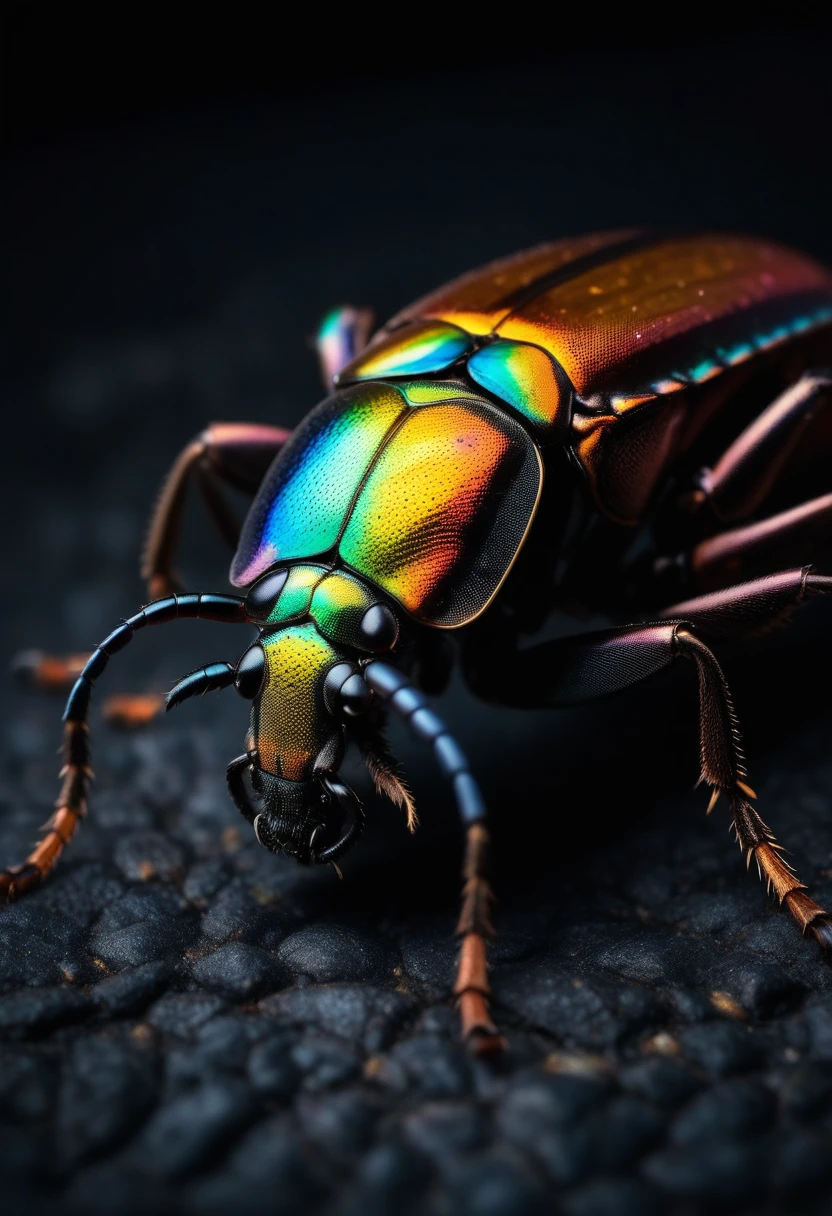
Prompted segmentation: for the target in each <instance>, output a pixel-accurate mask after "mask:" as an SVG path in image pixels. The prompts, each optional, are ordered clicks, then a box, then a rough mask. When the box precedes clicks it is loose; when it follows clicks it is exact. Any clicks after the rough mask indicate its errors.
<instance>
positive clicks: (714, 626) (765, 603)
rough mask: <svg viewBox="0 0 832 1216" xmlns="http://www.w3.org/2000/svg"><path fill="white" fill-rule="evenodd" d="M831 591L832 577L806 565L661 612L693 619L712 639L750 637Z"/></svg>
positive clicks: (698, 628) (680, 617)
mask: <svg viewBox="0 0 832 1216" xmlns="http://www.w3.org/2000/svg"><path fill="white" fill-rule="evenodd" d="M830 594H832V578H830V577H828V576H827V575H823V574H815V573H814V572H813V571H812V568H811V566H803V567H802V568H797V569H795V570H781V571H779V572H778V573H777V574H768V575H766V576H765V577H764V578H757V579H753V580H752V581H751V582H748V583H738V584H737V585H736V586H734V587H726V588H724V589H723V590H722V591H712V592H711V593H710V594H709V595H700V596H697V598H696V599H692V600H685V602H684V603H682V604H672V605H671V606H670V607H669V608H665V609H663V610H662V612H661V614H660V615H661V616H663V617H665V618H667V619H670V620H685V621H690V622H691V624H693V625H695V626H696V632H697V633H698V634H699V635H700V636H701V637H703V638H706V639H708V640H709V641H730V640H732V639H750V638H753V637H755V636H757V635H759V634H761V633H766V632H768V631H769V630H771V629H774V628H777V627H778V626H780V625H785V624H786V623H787V621H788V620H789V619H790V617H791V616H792V614H793V613H794V612H795V611H796V610H797V609H798V608H799V607H800V605H801V604H802V603H804V602H805V600H806V599H808V598H810V597H812V596H815V595H830Z"/></svg>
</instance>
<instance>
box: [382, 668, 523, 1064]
mask: <svg viewBox="0 0 832 1216" xmlns="http://www.w3.org/2000/svg"><path fill="white" fill-rule="evenodd" d="M364 676H365V678H366V680H367V683H368V684H369V686H370V688H371V689H372V690H373V692H375V693H376V694H377V695H378V696H379V697H381V699H382V700H383V701H384V702H385V703H386V704H387V705H388V706H389V708H390V709H391V710H393V712H394V713H395V714H397V716H398V717H400V718H401V719H402V720H403V721H404V722H405V723H406V724H407V725H408V727H409V728H410V730H411V731H412V732H413V734H414V735H415V736H416V737H417V738H418V739H421V740H423V741H424V742H426V743H429V744H430V746H431V748H432V750H433V754H434V756H435V757H436V760H437V762H438V763H439V767H440V768H441V770H442V772H443V773H444V774H445V776H446V777H448V778H449V779H450V781H451V783H452V786H453V791H454V797H455V799H456V804H457V808H458V810H459V815H460V818H461V819H462V822H463V825H464V827H465V860H464V864H463V878H464V886H463V891H462V910H461V913H460V917H459V923H458V924H457V934H458V935H459V937H460V938H461V949H460V955H459V963H458V966H457V975H456V983H455V984H454V993H455V995H456V996H457V998H458V1000H459V1011H460V1019H461V1022H462V1037H463V1039H464V1040H465V1041H466V1042H467V1043H468V1044H469V1046H470V1047H471V1049H472V1050H473V1051H474V1052H476V1054H478V1055H489V1054H493V1053H495V1052H498V1051H500V1050H502V1048H503V1046H504V1040H503V1038H502V1036H501V1035H500V1033H499V1031H498V1030H497V1027H496V1026H495V1025H494V1023H493V1021H492V1019H491V1015H490V1013H489V1011H488V997H489V995H490V992H491V989H490V986H489V983H488V971H487V957H486V956H487V943H488V940H489V938H491V937H493V935H494V930H493V928H492V925H491V915H490V913H491V904H492V902H493V895H492V892H491V887H490V884H489V882H488V849H489V833H488V827H487V824H486V815H487V811H486V807H485V802H484V800H483V797H482V794H481V793H480V789H479V786H478V785H477V783H476V781H475V779H474V777H473V775H472V773H471V771H470V769H469V767H468V761H467V760H466V758H465V755H464V753H463V752H462V750H461V748H460V747H459V744H458V743H457V742H456V740H455V739H454V738H453V737H452V736H451V735H450V734H449V732H448V728H447V726H446V725H445V723H444V722H443V721H442V719H441V718H439V717H438V716H437V715H436V714H435V713H434V712H433V710H431V709H429V708H428V703H427V701H426V699H425V697H424V695H423V694H422V693H421V692H420V691H419V690H418V689H417V688H415V687H414V686H413V685H412V684H410V683H409V681H408V680H407V679H406V677H405V676H403V675H402V673H401V672H400V671H398V670H397V669H396V668H395V667H391V666H390V665H389V664H387V663H383V662H381V661H380V660H377V659H375V660H373V661H372V662H371V663H369V664H368V666H367V667H366V668H365V669H364Z"/></svg>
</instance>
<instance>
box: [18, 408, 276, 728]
mask: <svg viewBox="0 0 832 1216" xmlns="http://www.w3.org/2000/svg"><path fill="white" fill-rule="evenodd" d="M288 437H289V431H286V430H284V429H282V428H281V427H274V426H265V425H261V424H259V423H249V422H224V423H214V424H213V425H212V426H210V427H208V428H207V429H206V430H205V431H203V432H202V434H201V435H199V436H198V437H197V438H196V439H194V440H193V441H192V442H191V443H190V444H188V446H187V447H186V448H185V449H184V451H183V452H181V453H180V455H179V456H178V458H177V459H176V461H175V462H174V464H173V466H172V468H171V470H170V472H169V473H168V475H167V477H166V479H165V482H164V485H163V487H162V491H161V494H160V495H159V499H158V502H157V503H156V506H155V508H154V511H153V514H152V517H151V521H150V525H149V528H148V536H147V542H146V544H145V548H144V552H143V555H142V568H141V569H142V577H143V578H144V579H145V580H146V582H147V588H148V597H149V598H150V599H151V600H153V599H156V598H158V597H160V596H166V595H172V594H174V593H175V592H177V591H180V590H181V588H180V586H179V580H178V579H177V577H176V575H175V574H174V571H173V563H174V556H175V552H176V546H177V542H178V540H179V534H180V528H181V522H182V512H183V509H184V505H185V498H186V494H187V491H188V486H189V484H190V482H191V481H192V480H193V481H194V483H195V484H196V486H197V489H198V490H199V492H200V495H201V497H202V499H203V502H204V503H205V506H206V508H207V510H208V514H209V516H210V517H211V519H213V521H214V524H215V526H216V528H217V531H218V532H219V533H220V535H221V536H222V537H223V539H224V540H225V541H226V543H227V544H228V545H229V546H230V547H231V548H232V549H233V548H234V547H235V546H236V543H237V537H238V533H239V521H237V520H236V519H235V518H234V515H233V513H232V511H231V509H230V507H229V505H228V503H227V502H226V500H225V498H224V496H223V494H222V490H221V488H220V485H221V484H225V485H228V486H232V487H234V488H235V489H238V490H240V491H241V492H242V493H246V494H252V495H253V494H255V493H256V491H257V489H258V488H259V485H260V482H261V481H262V479H263V476H264V474H265V472H266V469H267V468H268V466H269V464H270V463H271V461H272V460H273V459H274V457H275V455H276V454H277V452H279V451H280V449H281V448H282V447H283V445H284V444H285V442H286V440H287V439H288ZM88 657H89V656H88V655H71V656H68V657H61V656H58V655H50V654H46V653H44V652H43V651H26V652H25V653H24V654H21V655H19V656H18V657H17V658H16V659H15V660H14V662H13V670H14V672H15V674H16V675H17V676H18V678H19V679H21V680H22V681H24V682H25V683H26V684H28V685H30V686H31V687H34V688H37V689H48V690H49V691H54V692H64V691H66V690H67V689H68V688H69V687H71V685H72V683H73V681H74V680H75V679H76V678H77V676H78V675H79V673H80V672H81V670H82V669H83V667H84V664H85V663H86V661H87V658H88ZM164 706H165V697H164V695H163V694H161V693H159V694H156V693H138V694H130V693H118V694H115V695H112V696H110V697H108V698H107V700H106V701H105V703H104V707H103V714H104V719H105V721H107V722H109V723H110V724H111V725H113V726H119V727H123V728H125V729H131V728H134V727H138V726H144V725H145V724H146V723H148V722H150V721H151V720H152V719H153V718H155V717H156V716H157V714H159V713H160V712H161V711H162V710H163V709H164Z"/></svg>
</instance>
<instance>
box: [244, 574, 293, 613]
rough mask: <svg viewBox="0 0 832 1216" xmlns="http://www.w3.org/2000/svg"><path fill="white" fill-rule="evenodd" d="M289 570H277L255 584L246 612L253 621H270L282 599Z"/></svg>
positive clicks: (248, 598)
mask: <svg viewBox="0 0 832 1216" xmlns="http://www.w3.org/2000/svg"><path fill="white" fill-rule="evenodd" d="M288 575H289V571H288V570H275V571H274V573H273V574H267V575H266V577H265V578H261V580H260V582H259V583H255V584H254V586H253V587H252V588H251V590H250V591H249V593H248V595H247V596H246V612H247V613H248V615H249V617H250V619H251V620H253V621H265V620H268V618H269V616H270V614H271V612H272V609H273V608H274V606H275V604H276V603H277V601H278V599H279V598H280V593H281V591H282V590H283V585H284V583H285V582H286V579H287V577H288Z"/></svg>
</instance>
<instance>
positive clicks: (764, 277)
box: [231, 230, 832, 627]
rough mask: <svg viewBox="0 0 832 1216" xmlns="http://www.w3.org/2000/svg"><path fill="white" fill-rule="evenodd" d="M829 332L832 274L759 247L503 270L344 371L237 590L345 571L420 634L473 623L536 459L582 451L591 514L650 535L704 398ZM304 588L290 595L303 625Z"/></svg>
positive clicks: (517, 260) (631, 248)
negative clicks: (650, 513) (312, 567)
mask: <svg viewBox="0 0 832 1216" xmlns="http://www.w3.org/2000/svg"><path fill="white" fill-rule="evenodd" d="M830 323H832V276H830V274H829V272H828V271H827V270H825V269H824V268H822V267H820V266H818V265H817V264H816V263H815V262H813V261H812V260H811V259H809V258H807V257H805V256H804V255H802V254H799V253H796V252H794V251H792V250H789V249H785V248H782V247H781V246H777V245H773V244H771V243H769V242H766V241H762V240H758V239H755V238H752V237H745V236H719V235H716V236H714V235H707V234H705V235H702V234H700V235H689V236H681V237H656V236H653V235H650V234H646V233H642V232H637V231H631V230H628V231H621V232H610V233H600V234H595V235H592V236H586V237H581V238H576V239H573V240H569V241H560V242H555V243H554V244H549V245H541V246H539V247H538V248H536V249H532V250H530V251H528V252H526V253H522V254H518V255H516V256H514V257H511V258H505V259H502V260H501V261H498V262H494V263H492V264H491V265H490V266H486V267H484V268H483V269H481V270H478V271H475V272H474V273H472V274H469V275H465V276H464V277H462V278H460V279H457V280H456V281H455V282H453V283H451V284H449V285H447V286H445V287H443V288H441V289H440V290H439V291H436V292H434V293H432V294H431V295H429V296H426V297H424V298H423V299H421V300H419V301H417V303H416V304H414V305H412V306H411V307H410V308H408V309H405V310H404V311H403V312H401V313H400V314H398V316H396V317H394V318H393V319H392V321H390V322H389V323H388V324H387V325H386V326H384V327H383V328H382V329H381V330H380V331H379V333H378V334H377V335H376V337H375V338H374V339H373V341H372V342H371V343H370V344H369V346H368V347H367V348H366V349H365V350H364V351H363V352H362V353H361V355H359V356H358V358H356V359H354V360H353V362H352V363H351V364H350V365H349V366H348V367H346V368H345V369H344V370H343V371H342V372H341V374H340V376H339V377H338V378H337V386H338V389H339V391H338V392H336V394H335V395H334V396H332V397H330V398H328V399H327V400H326V401H324V402H323V403H322V404H321V405H320V406H318V407H317V409H315V410H313V411H312V413H311V414H310V415H309V416H308V417H307V419H306V420H305V421H304V422H303V424H302V425H301V426H300V428H299V429H298V431H297V432H296V433H295V435H294V436H293V437H292V439H291V440H290V442H289V443H288V444H287V445H286V446H285V448H284V449H283V450H282V451H281V453H280V454H279V455H278V457H277V459H276V460H275V462H274V464H273V465H272V468H271V469H270V471H269V473H268V474H267V476H266V479H265V481H264V483H263V485H262V487H261V489H260V492H259V494H258V496H257V498H256V500H255V502H254V505H253V507H252V510H251V513H250V514H249V517H248V519H247V521H246V525H245V528H244V531H243V535H242V539H241V542H240V547H239V550H238V552H237V555H236V557H235V559H234V563H233V565H232V572H231V579H232V582H233V583H234V584H235V585H236V586H246V585H248V584H249V583H251V582H252V581H253V580H254V579H256V578H258V577H259V576H260V575H262V574H264V573H265V571H266V570H268V569H269V568H270V567H272V566H273V565H275V564H278V563H284V562H285V563H299V562H306V563H309V562H316V561H317V562H319V563H321V564H322V565H323V566H326V567H328V568H331V567H332V565H333V564H335V565H341V566H342V567H346V568H347V569H352V570H354V571H355V572H356V573H358V574H359V575H362V576H363V577H364V578H365V579H368V580H369V581H370V582H372V583H374V584H375V585H376V586H378V587H379V588H381V589H382V590H383V591H385V592H386V593H387V594H388V595H389V596H391V597H392V598H393V599H394V600H396V601H398V603H399V604H400V605H401V606H402V607H403V608H404V609H405V611H406V612H407V613H409V614H410V615H411V616H413V617H414V618H416V619H417V620H420V621H422V622H424V623H426V624H430V625H439V626H444V627H455V626H459V625H464V624H465V623H466V622H468V621H470V620H472V619H473V618H474V617H475V616H477V615H478V614H479V613H480V612H482V611H483V609H484V608H485V607H486V606H487V605H488V603H489V602H490V601H491V599H492V598H493V597H494V595H495V594H496V593H497V591H498V590H499V588H500V586H501V584H502V582H503V580H504V579H505V577H506V574H507V573H508V571H509V569H510V567H511V564H512V562H513V561H514V558H515V556H516V554H517V552H518V551H519V549H520V547H521V545H522V544H523V541H524V538H525V536H526V533H527V531H528V529H529V527H530V525H531V522H532V519H533V516H534V513H535V510H536V506H537V502H538V499H539V496H540V492H541V487H542V476H543V474H542V469H543V464H542V458H541V455H540V450H539V445H540V446H541V447H544V448H545V447H546V446H547V445H552V444H555V443H559V444H569V445H570V446H571V447H572V450H573V453H574V456H575V458H576V460H577V462H578V463H579V464H580V465H582V466H583V469H584V471H585V473H586V480H587V483H588V485H589V487H590V490H591V492H592V493H593V495H594V497H595V501H596V503H597V505H598V506H599V508H600V509H601V510H602V511H604V512H605V513H606V514H607V515H608V516H610V517H611V518H613V519H615V520H617V521H619V522H621V523H636V522H637V521H638V519H639V518H640V517H641V515H642V513H643V511H644V510H645V508H646V506H647V503H648V502H649V500H650V496H651V494H652V493H653V490H654V487H655V485H656V483H657V481H658V479H659V477H660V476H661V472H662V469H663V468H664V467H665V466H666V464H667V463H668V462H669V461H670V460H671V459H672V458H673V453H674V452H675V451H676V450H677V447H678V443H679V442H680V440H679V436H680V435H682V433H683V432H684V429H685V426H686V425H687V422H688V421H689V419H690V412H691V410H694V409H696V408H697V402H698V401H699V400H702V399H703V398H702V396H701V393H700V386H703V385H706V384H709V383H710V382H711V381H713V380H715V379H717V378H718V377H719V376H721V375H722V374H723V373H725V372H727V371H729V370H730V369H732V368H734V367H736V366H737V365H738V364H741V363H744V362H746V361H748V360H750V359H752V358H754V357H755V356H757V355H758V354H759V353H761V352H765V351H769V350H771V349H773V348H776V347H778V346H782V345H784V344H785V343H787V342H788V341H789V340H792V339H799V338H802V337H803V336H804V335H806V334H808V333H810V332H811V331H814V330H816V329H818V328H820V327H822V326H828V325H830ZM683 390H689V391H683ZM697 393H699V394H700V395H699V396H697ZM307 569H308V567H307ZM310 577H311V576H309V575H308V573H301V572H299V573H298V574H297V575H296V576H295V579H294V582H293V584H292V587H291V594H292V595H293V596H295V597H296V601H297V603H298V604H301V603H305V604H307V607H308V599H309V596H310V595H311V586H307V585H306V584H303V585H301V584H302V581H303V579H304V578H306V579H307V580H308V579H309V578H310ZM295 582H296V583H297V586H296V587H295V585H294V583H295ZM288 591H289V584H287V598H286V600H285V605H294V604H295V602H296V601H295V600H294V599H290V598H289V596H288ZM304 597H306V599H304ZM281 611H289V607H286V606H284V608H282V609H281ZM291 611H292V612H293V613H294V611H295V609H294V607H292V608H291Z"/></svg>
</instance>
